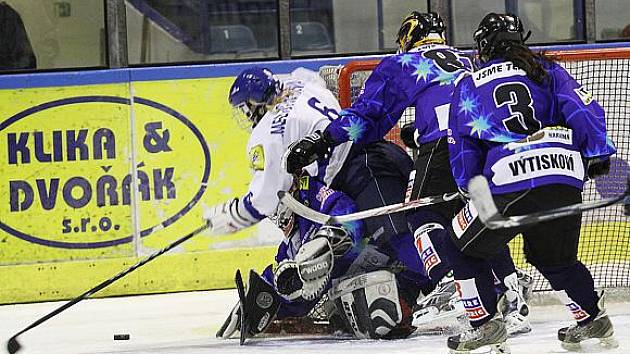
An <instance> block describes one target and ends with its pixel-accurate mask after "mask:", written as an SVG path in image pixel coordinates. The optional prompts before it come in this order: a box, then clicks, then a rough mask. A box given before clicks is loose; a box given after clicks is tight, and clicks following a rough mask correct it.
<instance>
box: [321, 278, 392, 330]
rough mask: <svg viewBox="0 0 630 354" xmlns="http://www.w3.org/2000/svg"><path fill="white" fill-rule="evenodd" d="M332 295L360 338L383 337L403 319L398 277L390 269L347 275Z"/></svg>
mask: <svg viewBox="0 0 630 354" xmlns="http://www.w3.org/2000/svg"><path fill="white" fill-rule="evenodd" d="M328 296H329V298H330V299H331V300H333V301H334V304H335V307H337V310H338V311H339V313H340V314H341V316H342V317H344V319H345V321H346V322H347V326H348V327H349V328H351V329H352V331H353V333H354V335H355V336H356V337H357V338H362V339H365V338H375V339H377V338H383V337H385V336H386V335H387V334H389V333H390V332H391V331H392V330H393V329H394V328H395V327H396V326H397V325H398V324H400V323H401V322H402V320H403V311H402V307H401V304H400V298H399V295H398V286H397V283H396V278H395V276H394V274H393V273H391V272H389V271H387V270H379V271H376V272H371V273H366V274H362V275H359V276H356V277H353V278H349V279H344V280H342V281H340V282H338V283H336V284H334V285H333V287H332V288H331V289H330V291H329V293H328Z"/></svg>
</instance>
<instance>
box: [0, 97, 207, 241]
mask: <svg viewBox="0 0 630 354" xmlns="http://www.w3.org/2000/svg"><path fill="white" fill-rule="evenodd" d="M133 102H134V105H133V107H132V106H131V102H130V100H129V99H127V98H124V97H117V96H78V97H69V98H64V99H60V100H54V101H50V102H46V103H43V104H40V105H37V106H34V107H31V108H28V109H26V110H23V111H21V112H19V113H17V114H15V115H13V116H12V117H10V118H8V119H6V120H5V121H3V122H1V123H0V133H1V134H0V145H3V146H7V148H6V149H4V151H6V152H7V153H6V155H0V166H1V167H2V173H1V174H0V198H2V199H5V200H7V199H8V201H9V203H3V204H4V205H5V206H3V207H2V209H0V211H2V219H1V220H0V229H1V230H3V231H5V232H7V233H9V234H11V235H13V236H15V237H18V238H20V239H22V240H25V241H28V242H32V243H36V244H40V245H44V246H50V247H59V248H72V249H86V248H101V247H110V246H115V245H120V244H124V243H127V242H130V241H132V239H133V233H134V232H133V230H135V229H136V227H135V226H134V223H133V222H132V219H134V217H133V212H134V210H135V212H136V213H137V214H140V215H136V216H135V219H136V220H138V219H140V221H138V222H137V224H138V226H137V229H139V235H140V236H141V237H146V236H148V235H151V234H152V233H153V232H154V231H156V230H161V229H164V228H167V227H169V226H170V225H172V224H173V223H175V222H176V221H177V220H179V219H180V218H181V217H183V216H184V215H185V214H186V213H188V212H189V211H190V210H191V209H192V208H193V207H194V206H195V205H196V204H197V202H198V201H199V199H200V198H201V197H202V195H203V194H204V192H205V190H206V185H207V182H208V179H209V176H210V166H211V163H210V150H209V148H208V145H207V143H206V141H205V139H204V137H203V135H202V134H201V132H200V131H199V129H197V127H196V126H195V125H194V124H193V123H192V122H191V121H190V120H189V119H188V118H186V117H185V116H184V115H182V114H181V113H179V112H177V111H175V110H174V109H172V108H170V107H167V106H166V105H163V104H161V103H158V102H155V101H152V100H149V99H145V98H141V97H134V100H133ZM103 112H105V114H103ZM138 112H140V113H141V114H139V113H138ZM139 116H141V117H142V118H139ZM29 118H30V119H29ZM130 118H131V119H130ZM130 120H131V122H130ZM130 123H131V124H134V128H133V129H132V128H131V124H130ZM193 137H194V138H193ZM0 151H1V150H0ZM189 156H194V160H191V159H189V158H188V157H189ZM164 164H166V166H164ZM134 186H137V188H134ZM191 186H192V188H189V187H191ZM196 186H199V187H198V188H196ZM7 187H8V188H7ZM184 187H185V188H184ZM10 221H11V224H13V226H11V225H9V222H10ZM33 221H35V222H33ZM42 230H43V231H42ZM86 238H87V239H88V240H87V241H85V239H86ZM103 238H105V240H103Z"/></svg>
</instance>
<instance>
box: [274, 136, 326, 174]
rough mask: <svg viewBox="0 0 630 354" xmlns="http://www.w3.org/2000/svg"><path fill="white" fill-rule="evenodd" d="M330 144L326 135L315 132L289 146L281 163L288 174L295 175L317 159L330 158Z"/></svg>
mask: <svg viewBox="0 0 630 354" xmlns="http://www.w3.org/2000/svg"><path fill="white" fill-rule="evenodd" d="M331 150H332V142H331V140H330V137H328V136H327V134H325V133H322V132H321V131H319V130H317V131H315V133H313V134H311V135H307V136H305V137H304V138H302V139H300V140H298V141H296V142H295V143H293V144H291V145H290V146H289V150H288V151H287V152H286V153H285V156H284V158H283V159H282V163H283V165H284V169H285V170H286V171H287V172H288V173H297V172H299V171H300V170H302V168H304V167H306V166H308V165H310V164H311V163H313V162H315V161H316V160H318V159H326V158H328V157H330V152H331Z"/></svg>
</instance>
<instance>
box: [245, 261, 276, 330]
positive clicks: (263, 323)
mask: <svg viewBox="0 0 630 354" xmlns="http://www.w3.org/2000/svg"><path fill="white" fill-rule="evenodd" d="M279 307H280V296H279V295H278V294H277V293H276V291H275V290H274V288H273V286H271V285H270V284H269V283H267V282H266V281H265V280H264V279H263V278H261V277H260V275H258V274H257V273H256V272H255V271H253V270H250V272H249V284H248V286H247V294H246V295H245V304H244V305H243V309H244V313H245V314H244V316H245V319H244V322H245V323H246V324H247V325H246V328H248V335H249V336H254V335H256V334H258V333H261V332H263V331H264V330H265V329H266V328H267V326H268V325H269V324H270V323H271V321H272V320H273V318H274V317H275V315H276V313H277V312H278V308H279Z"/></svg>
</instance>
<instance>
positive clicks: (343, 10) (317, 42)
mask: <svg viewBox="0 0 630 354" xmlns="http://www.w3.org/2000/svg"><path fill="white" fill-rule="evenodd" d="M290 6H291V9H290V11H291V47H292V51H291V55H292V56H304V55H321V54H333V53H337V54H343V53H372V52H388V51H389V52H391V51H395V50H396V43H395V38H396V34H397V33H398V28H399V27H400V23H401V21H402V19H403V18H404V17H405V15H407V14H408V13H409V12H411V11H420V12H426V11H428V8H429V7H428V1H418V0H361V1H356V0H355V1H342V0H295V1H291V2H290Z"/></svg>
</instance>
